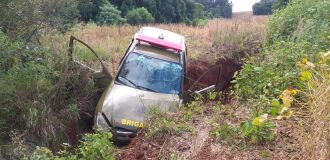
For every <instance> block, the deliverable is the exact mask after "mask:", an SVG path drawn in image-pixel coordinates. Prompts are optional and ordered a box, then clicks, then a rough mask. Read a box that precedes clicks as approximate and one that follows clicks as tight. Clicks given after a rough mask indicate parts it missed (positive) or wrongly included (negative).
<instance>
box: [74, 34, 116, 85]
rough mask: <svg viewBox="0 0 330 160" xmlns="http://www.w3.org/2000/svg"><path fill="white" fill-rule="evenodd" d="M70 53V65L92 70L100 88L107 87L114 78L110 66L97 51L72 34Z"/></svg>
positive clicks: (96, 83)
mask: <svg viewBox="0 0 330 160" xmlns="http://www.w3.org/2000/svg"><path fill="white" fill-rule="evenodd" d="M75 42H77V43H78V44H76V43H75ZM86 49H87V50H86ZM68 54H69V65H70V66H72V67H79V68H82V69H84V70H86V71H88V72H91V74H92V77H93V79H94V81H95V85H96V86H97V87H98V88H106V87H107V86H108V85H109V84H110V83H111V81H112V80H113V76H112V75H111V72H110V70H109V68H108V66H107V65H106V64H105V63H104V61H103V60H102V59H101V58H100V56H99V55H98V54H97V53H96V51H95V50H94V49H93V48H92V47H90V46H89V45H88V44H87V43H85V42H83V41H82V40H80V39H78V38H76V37H74V36H70V41H69V50H68Z"/></svg>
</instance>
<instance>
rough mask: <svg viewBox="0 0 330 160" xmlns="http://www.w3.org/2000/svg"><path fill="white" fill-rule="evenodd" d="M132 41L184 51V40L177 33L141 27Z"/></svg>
mask: <svg viewBox="0 0 330 160" xmlns="http://www.w3.org/2000/svg"><path fill="white" fill-rule="evenodd" d="M134 39H136V40H140V41H143V42H146V43H150V44H152V45H157V46H161V47H163V48H166V49H173V50H176V51H185V50H186V46H185V38H184V37H183V36H181V35H179V34H177V33H174V32H171V31H168V30H164V29H160V28H154V27H142V28H141V29H140V31H139V32H138V33H136V34H135V36H134Z"/></svg>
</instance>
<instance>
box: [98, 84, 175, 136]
mask: <svg viewBox="0 0 330 160" xmlns="http://www.w3.org/2000/svg"><path fill="white" fill-rule="evenodd" d="M180 104H181V100H180V98H179V96H178V95H175V94H163V93H156V92H150V91H144V90H139V89H135V88H132V87H128V86H125V85H120V84H113V85H112V88H110V89H109V90H108V91H107V93H106V96H105V98H104V103H103V107H102V112H103V113H104V114H105V116H106V117H107V118H108V120H109V121H110V123H111V125H112V127H115V128H116V127H119V128H124V129H128V130H132V131H136V130H137V129H138V128H139V127H142V125H143V122H144V118H145V115H146V113H148V110H149V109H150V108H152V107H155V108H157V109H159V110H161V111H167V112H176V111H177V109H178V107H179V105H180Z"/></svg>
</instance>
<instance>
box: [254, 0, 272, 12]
mask: <svg viewBox="0 0 330 160" xmlns="http://www.w3.org/2000/svg"><path fill="white" fill-rule="evenodd" d="M272 5H273V0H261V1H260V2H258V3H255V4H254V5H253V6H252V11H253V14H254V15H269V14H272Z"/></svg>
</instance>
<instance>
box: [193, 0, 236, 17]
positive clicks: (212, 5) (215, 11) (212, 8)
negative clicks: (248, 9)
mask: <svg viewBox="0 0 330 160" xmlns="http://www.w3.org/2000/svg"><path fill="white" fill-rule="evenodd" d="M197 2H198V3H200V4H202V5H203V6H204V8H205V12H206V13H207V14H208V15H209V16H208V17H216V18H219V17H223V18H230V17H231V16H232V3H231V2H229V1H228V0H197Z"/></svg>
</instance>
